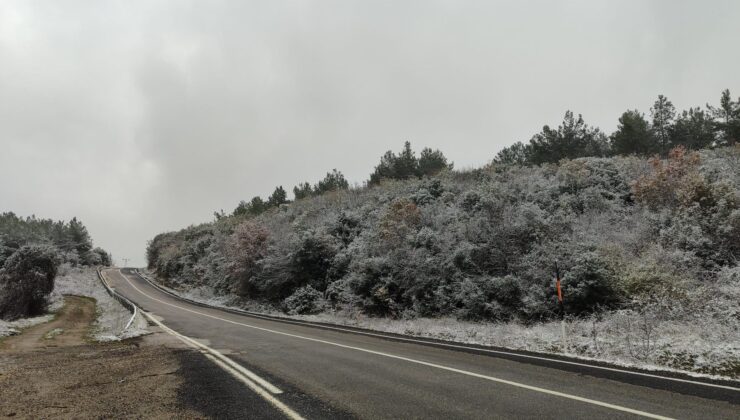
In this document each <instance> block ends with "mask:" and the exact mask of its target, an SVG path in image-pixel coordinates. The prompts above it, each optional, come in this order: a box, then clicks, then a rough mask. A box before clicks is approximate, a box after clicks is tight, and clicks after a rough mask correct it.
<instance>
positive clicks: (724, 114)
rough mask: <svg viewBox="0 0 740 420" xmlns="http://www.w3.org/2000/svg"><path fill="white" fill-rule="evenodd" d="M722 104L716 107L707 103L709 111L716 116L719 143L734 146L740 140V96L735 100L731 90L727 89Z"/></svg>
mask: <svg viewBox="0 0 740 420" xmlns="http://www.w3.org/2000/svg"><path fill="white" fill-rule="evenodd" d="M719 103H720V106H719V107H718V108H715V107H713V106H710V105H708V104H707V108H708V109H709V113H710V114H711V115H712V117H714V118H715V120H716V122H715V130H716V131H717V133H718V137H719V138H718V140H719V144H720V145H722V146H732V145H734V144H736V143H737V142H738V141H740V98H738V100H737V101H733V100H732V97H731V96H730V90H729V89H725V90H724V91H723V92H722V97H721V98H720V101H719Z"/></svg>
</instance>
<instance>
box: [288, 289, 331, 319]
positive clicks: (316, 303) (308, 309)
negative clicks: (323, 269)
mask: <svg viewBox="0 0 740 420" xmlns="http://www.w3.org/2000/svg"><path fill="white" fill-rule="evenodd" d="M283 309H284V310H285V312H287V313H289V314H291V315H295V314H314V313H318V312H321V311H322V310H323V309H324V304H323V298H322V296H321V292H319V291H318V290H316V289H314V288H313V287H311V286H310V285H307V286H303V287H300V288H298V289H297V290H296V291H295V292H293V294H292V295H290V296H288V297H287V298H286V299H285V300H283Z"/></svg>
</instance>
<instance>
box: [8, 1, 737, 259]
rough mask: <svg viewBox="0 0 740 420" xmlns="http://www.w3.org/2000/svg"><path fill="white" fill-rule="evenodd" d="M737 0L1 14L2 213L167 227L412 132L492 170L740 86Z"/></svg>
mask: <svg viewBox="0 0 740 420" xmlns="http://www.w3.org/2000/svg"><path fill="white" fill-rule="evenodd" d="M738 17H740V5H739V4H737V3H736V2H731V1H725V2H713V3H712V4H706V3H703V4H701V3H699V2H675V1H661V2H656V1H653V2H645V1H633V2H607V1H603V2H601V1H580V2H575V1H568V2H557V3H556V2H552V1H530V2H514V1H512V2H483V1H481V2H477V1H470V2H447V1H440V2H431V1H372V2H360V1H357V2H352V1H315V2H308V1H296V2H267V1H266V2H240V1H232V2H229V1H224V2H207V3H206V2H195V1H193V2H182V1H179V2H155V1H141V2H113V1H111V2H86V1H85V2H83V1H80V2H63V3H59V2H53V1H49V2H20V1H18V2H14V1H4V2H2V3H0V146H1V149H0V210H2V211H7V210H13V211H15V212H17V213H19V214H23V215H26V214H32V213H35V214H37V215H39V216H44V217H52V218H64V219H69V218H71V217H72V216H73V215H76V216H78V217H80V218H82V220H83V221H85V222H86V223H87V224H88V226H89V228H90V230H91V233H92V234H93V236H94V238H95V239H96V242H97V244H98V245H101V246H103V247H106V248H107V249H109V250H111V251H112V252H113V253H114V255H115V256H118V257H129V258H133V259H134V261H135V262H136V263H138V264H143V262H144V247H145V243H146V240H147V239H149V238H151V237H152V236H153V235H154V234H156V233H158V232H160V231H164V230H169V229H175V228H179V227H182V226H184V225H187V224H191V223H199V222H203V221H206V220H209V219H211V213H212V212H213V211H214V210H216V209H220V208H224V209H226V210H227V211H228V210H230V209H232V208H233V207H234V206H235V205H236V203H237V202H238V201H239V200H241V199H248V198H250V197H251V196H253V195H256V194H260V195H263V196H265V195H267V194H269V193H270V191H271V190H272V189H273V188H274V186H275V185H279V184H282V185H283V186H285V187H286V188H288V189H289V188H291V187H292V186H293V185H295V184H296V183H298V182H299V181H304V180H308V181H315V180H317V179H318V178H320V177H321V176H322V175H323V174H324V173H325V172H326V171H327V170H329V169H331V168H334V167H336V168H338V169H340V170H342V171H343V172H344V173H345V174H346V175H347V176H348V178H349V179H350V180H351V181H353V182H358V183H359V182H362V181H363V180H364V179H366V177H367V175H368V174H369V172H370V171H371V170H372V167H373V165H374V164H375V163H376V162H377V159H378V157H379V156H380V155H381V154H382V153H383V152H384V151H385V150H387V149H389V148H392V149H394V150H396V149H398V148H399V147H400V145H401V142H402V141H403V140H410V141H411V142H412V143H413V144H414V145H415V146H416V147H417V148H420V147H422V146H431V147H435V148H440V149H442V150H443V151H444V152H445V153H446V154H447V155H448V156H449V157H450V158H451V159H452V160H454V161H455V163H456V165H457V166H458V167H469V166H479V165H481V164H484V163H486V162H487V161H488V160H490V159H491V158H492V157H493V156H494V155H495V153H496V152H497V151H498V150H499V149H500V148H502V147H503V146H506V145H508V144H510V143H512V142H514V141H517V140H526V139H528V138H529V137H530V136H531V135H532V134H533V133H534V132H536V131H537V130H538V129H539V128H540V127H541V126H542V125H543V124H546V123H547V124H557V123H558V122H559V121H560V119H561V117H562V114H563V112H564V111H565V110H566V109H572V110H574V111H575V112H579V113H583V115H584V118H586V120H587V122H589V123H590V124H593V125H598V126H601V127H602V128H604V129H606V130H607V131H608V130H611V129H613V128H614V127H615V125H616V119H617V117H618V115H619V114H620V113H621V112H622V111H624V110H625V109H627V108H635V107H637V108H639V109H641V110H643V111H647V109H648V108H649V106H650V103H651V102H652V100H653V99H654V97H655V96H657V94H658V93H663V94H665V95H667V96H668V97H669V98H670V99H671V100H673V102H674V103H675V104H676V105H677V107H679V108H686V107H689V106H694V105H702V104H704V103H705V102H707V101H711V102H716V101H717V98H718V97H719V93H720V91H721V90H722V89H725V88H730V89H731V90H733V92H734V94H736V95H737V94H738V93H740V85H738V78H737V74H740V56H738V55H737V54H734V51H735V50H736V48H737V45H736V44H737V40H738V39H740V29H739V28H738V26H737V25H736V22H737V19H738Z"/></svg>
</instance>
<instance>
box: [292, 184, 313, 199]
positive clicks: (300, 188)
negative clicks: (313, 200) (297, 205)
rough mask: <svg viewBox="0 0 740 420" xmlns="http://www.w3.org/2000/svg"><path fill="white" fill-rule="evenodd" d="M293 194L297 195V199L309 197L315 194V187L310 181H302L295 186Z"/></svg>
mask: <svg viewBox="0 0 740 420" xmlns="http://www.w3.org/2000/svg"><path fill="white" fill-rule="evenodd" d="M293 195H294V196H295V199H296V200H301V199H303V198H307V197H310V196H312V195H313V189H312V188H311V184H309V183H308V182H302V183H300V184H298V185H296V186H295V187H293Z"/></svg>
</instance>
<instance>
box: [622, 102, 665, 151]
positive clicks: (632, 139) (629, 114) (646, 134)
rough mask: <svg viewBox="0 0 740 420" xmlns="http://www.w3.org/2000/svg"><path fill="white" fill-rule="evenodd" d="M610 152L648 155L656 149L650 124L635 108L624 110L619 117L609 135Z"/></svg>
mask: <svg viewBox="0 0 740 420" xmlns="http://www.w3.org/2000/svg"><path fill="white" fill-rule="evenodd" d="M611 146H612V153H615V154H620V155H631V154H635V155H649V154H651V153H655V152H656V151H657V147H656V144H655V142H654V140H653V136H652V134H651V132H650V124H648V122H647V121H646V120H645V118H644V117H643V115H642V113H640V112H639V111H637V110H634V111H625V112H624V113H623V114H622V116H621V117H619V125H618V126H617V131H615V132H614V133H613V134H612V136H611Z"/></svg>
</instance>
